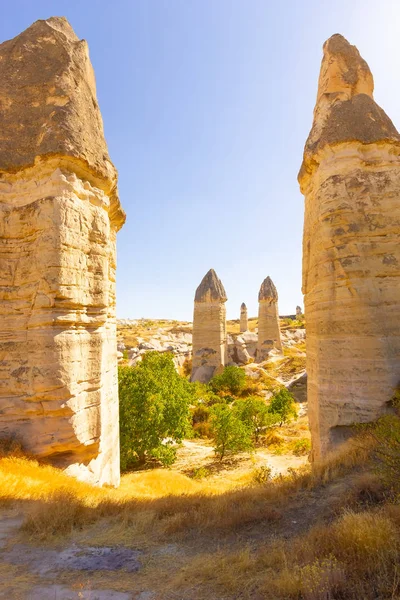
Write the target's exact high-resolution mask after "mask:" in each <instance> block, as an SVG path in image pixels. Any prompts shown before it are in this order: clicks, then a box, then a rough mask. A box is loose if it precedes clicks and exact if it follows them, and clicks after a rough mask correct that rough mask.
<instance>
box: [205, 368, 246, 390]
mask: <svg viewBox="0 0 400 600" xmlns="http://www.w3.org/2000/svg"><path fill="white" fill-rule="evenodd" d="M209 385H210V388H211V389H212V391H213V392H215V393H216V394H220V395H221V392H222V394H232V395H233V396H236V395H237V394H239V393H240V392H241V391H242V390H243V388H244V387H245V385H246V373H245V372H244V370H243V369H241V368H240V367H225V369H224V370H223V372H222V373H221V374H220V375H215V376H214V377H213V378H212V379H211V381H210V384H209Z"/></svg>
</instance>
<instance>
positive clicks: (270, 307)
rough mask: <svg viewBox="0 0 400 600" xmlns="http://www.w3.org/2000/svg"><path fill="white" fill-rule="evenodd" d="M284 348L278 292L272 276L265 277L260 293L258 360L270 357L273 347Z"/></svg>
mask: <svg viewBox="0 0 400 600" xmlns="http://www.w3.org/2000/svg"><path fill="white" fill-rule="evenodd" d="M274 348H275V349H276V350H280V351H281V350H282V343H281V332H280V327H279V312H278V292H277V291H276V287H275V285H274V284H273V282H272V280H271V278H270V277H267V278H266V279H264V281H263V282H262V284H261V287H260V292H259V294H258V344H257V360H258V362H262V361H263V360H266V359H267V358H268V354H269V353H270V351H271V350H272V349H274Z"/></svg>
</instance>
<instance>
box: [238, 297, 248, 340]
mask: <svg viewBox="0 0 400 600" xmlns="http://www.w3.org/2000/svg"><path fill="white" fill-rule="evenodd" d="M248 328H249V323H248V319H247V306H246V305H245V303H244V302H242V305H241V307H240V333H244V332H245V331H247V330H248Z"/></svg>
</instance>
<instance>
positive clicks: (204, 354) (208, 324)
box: [191, 269, 227, 382]
mask: <svg viewBox="0 0 400 600" xmlns="http://www.w3.org/2000/svg"><path fill="white" fill-rule="evenodd" d="M226 300H227V297H226V293H225V290H224V286H223V285H222V283H221V281H220V280H219V279H218V277H217V274H216V273H215V271H214V269H210V270H209V271H208V273H207V274H206V275H205V276H204V278H203V280H202V282H201V283H200V285H199V287H198V288H197V290H196V294H195V298H194V315H193V366H192V377H191V379H192V381H202V382H208V381H210V379H211V377H212V376H213V375H215V374H216V373H217V372H218V371H219V370H221V369H222V368H223V367H224V366H225V364H226V362H227V344H226V308H225V302H226Z"/></svg>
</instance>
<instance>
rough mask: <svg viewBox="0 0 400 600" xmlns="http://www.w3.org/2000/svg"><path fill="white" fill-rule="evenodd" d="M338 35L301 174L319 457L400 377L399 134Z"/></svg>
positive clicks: (370, 413) (325, 66)
mask: <svg viewBox="0 0 400 600" xmlns="http://www.w3.org/2000/svg"><path fill="white" fill-rule="evenodd" d="M373 87H374V84H373V78H372V74H371V72H370V70H369V68H368V65H367V63H366V62H365V61H364V60H363V59H362V58H361V56H360V54H359V52H358V50H357V49H356V48H355V47H354V46H351V45H350V44H349V43H348V42H347V40H345V39H344V38H343V37H342V36H341V35H334V36H332V37H331V38H330V39H329V40H328V41H327V42H326V43H325V45H324V49H323V59H322V65H321V72H320V77H319V85H318V94H317V103H316V106H315V110H314V122H313V126H312V129H311V132H310V135H309V137H308V140H307V142H306V146H305V150H304V160H303V164H302V167H301V170H300V173H299V182H300V186H301V190H302V192H303V194H304V195H305V222H304V237H303V293H304V294H305V316H306V321H307V374H308V401H309V415H310V426H311V432H312V443H313V456H314V457H315V458H318V457H319V456H321V455H323V454H325V453H326V452H327V451H328V450H330V449H331V448H333V447H334V446H335V445H337V444H338V443H340V442H341V441H342V440H343V439H345V438H346V437H347V436H348V435H349V434H350V433H351V432H350V430H349V427H348V426H350V425H352V424H353V423H356V422H367V421H371V420H374V419H376V418H377V417H379V415H381V414H382V413H384V412H385V411H387V410H388V409H389V408H390V407H389V403H390V399H391V397H392V394H393V390H394V388H395V386H396V385H397V384H398V383H399V380H400V245H399V234H400V199H399V198H400V136H399V134H398V132H397V131H396V129H395V127H394V125H393V123H392V122H391V120H390V119H389V117H388V116H387V115H386V114H385V113H384V111H383V110H382V109H381V108H380V107H379V106H378V105H377V104H376V103H375V101H374V99H373Z"/></svg>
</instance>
